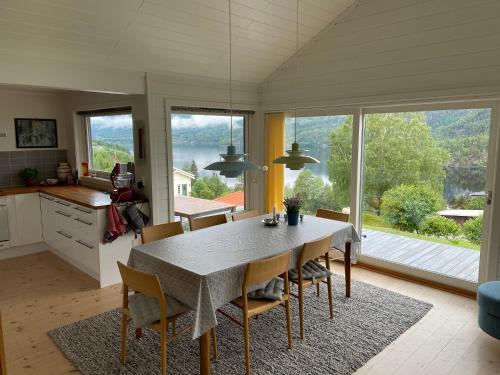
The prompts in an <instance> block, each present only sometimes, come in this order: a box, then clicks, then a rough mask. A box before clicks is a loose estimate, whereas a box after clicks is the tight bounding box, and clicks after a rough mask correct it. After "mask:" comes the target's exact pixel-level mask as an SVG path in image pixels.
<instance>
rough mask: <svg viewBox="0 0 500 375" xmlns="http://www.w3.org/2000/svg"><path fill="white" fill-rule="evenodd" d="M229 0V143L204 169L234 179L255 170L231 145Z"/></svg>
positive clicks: (255, 167) (231, 84)
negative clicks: (213, 161)
mask: <svg viewBox="0 0 500 375" xmlns="http://www.w3.org/2000/svg"><path fill="white" fill-rule="evenodd" d="M231 26H232V25H231V0H229V107H230V114H231V143H230V145H229V146H227V153H226V154H219V155H220V157H221V159H220V160H219V161H218V162H215V163H212V164H210V165H207V166H206V167H205V169H206V170H209V171H218V172H219V173H220V174H221V176H224V177H226V178H234V177H238V176H240V175H241V174H242V173H243V172H244V171H252V170H256V169H258V168H259V167H257V166H256V165H255V164H254V163H252V162H250V161H248V160H245V156H246V154H237V153H236V147H235V146H234V145H233V66H232V63H233V61H232V38H231V36H232V35H231V29H232V27H231Z"/></svg>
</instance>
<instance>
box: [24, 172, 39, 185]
mask: <svg viewBox="0 0 500 375" xmlns="http://www.w3.org/2000/svg"><path fill="white" fill-rule="evenodd" d="M20 174H21V178H22V179H23V181H24V184H25V185H26V186H35V185H36V184H37V183H38V176H40V171H39V170H38V169H36V168H24V169H22V170H21V173H20Z"/></svg>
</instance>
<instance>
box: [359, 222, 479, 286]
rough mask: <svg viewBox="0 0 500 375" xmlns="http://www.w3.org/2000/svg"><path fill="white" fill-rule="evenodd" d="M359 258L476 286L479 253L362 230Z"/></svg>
mask: <svg viewBox="0 0 500 375" xmlns="http://www.w3.org/2000/svg"><path fill="white" fill-rule="evenodd" d="M363 235H366V238H363V250H362V252H363V255H367V256H370V257H373V258H378V259H383V260H387V261H389V262H394V263H398V264H403V265H405V266H409V267H413V268H419V269H423V270H425V271H430V272H434V273H439V274H443V275H446V276H450V277H454V278H457V279H462V280H467V281H471V282H473V283H477V280H478V276H479V251H474V250H471V249H465V248H463V247H458V246H450V245H445V244H440V243H436V242H431V241H425V240H421V239H418V238H410V237H404V236H398V235H396V234H390V233H384V232H379V231H375V230H363Z"/></svg>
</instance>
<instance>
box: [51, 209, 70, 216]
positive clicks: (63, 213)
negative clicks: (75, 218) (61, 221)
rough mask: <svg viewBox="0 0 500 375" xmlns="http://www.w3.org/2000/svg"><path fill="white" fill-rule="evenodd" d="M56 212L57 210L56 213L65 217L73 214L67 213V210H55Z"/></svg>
mask: <svg viewBox="0 0 500 375" xmlns="http://www.w3.org/2000/svg"><path fill="white" fill-rule="evenodd" d="M55 212H56V214H59V215H62V216H64V217H71V214H67V213H66V212H62V211H59V210H58V211H55Z"/></svg>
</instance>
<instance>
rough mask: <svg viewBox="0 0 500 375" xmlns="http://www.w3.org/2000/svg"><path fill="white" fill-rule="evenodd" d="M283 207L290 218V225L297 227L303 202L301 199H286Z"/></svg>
mask: <svg viewBox="0 0 500 375" xmlns="http://www.w3.org/2000/svg"><path fill="white" fill-rule="evenodd" d="M283 205H284V206H285V209H286V214H287V216H288V225H297V223H298V222H299V213H300V207H302V201H301V200H300V199H299V198H285V200H284V201H283Z"/></svg>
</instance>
